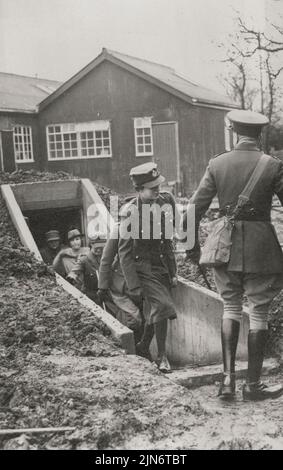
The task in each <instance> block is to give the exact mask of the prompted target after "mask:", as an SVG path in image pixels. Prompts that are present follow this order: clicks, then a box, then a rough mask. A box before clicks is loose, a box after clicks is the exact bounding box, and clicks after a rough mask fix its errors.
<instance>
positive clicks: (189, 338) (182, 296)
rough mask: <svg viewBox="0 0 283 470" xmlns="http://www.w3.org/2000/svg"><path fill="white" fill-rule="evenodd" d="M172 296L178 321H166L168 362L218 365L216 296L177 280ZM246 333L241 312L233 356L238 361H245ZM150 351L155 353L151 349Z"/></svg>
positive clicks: (245, 319)
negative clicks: (235, 354) (236, 345)
mask: <svg viewBox="0 0 283 470" xmlns="http://www.w3.org/2000/svg"><path fill="white" fill-rule="evenodd" d="M173 297H174V300H175V302H176V305H177V309H178V318H177V320H172V321H170V322H169V334H168V338H167V351H168V356H169V358H170V359H171V362H172V363H174V364H177V365H185V364H200V365H204V364H213V363H220V362H221V361H222V352H221V339H220V329H221V318H222V315H223V303H222V300H221V298H220V297H219V295H217V294H216V293H214V292H211V291H210V290H208V289H206V288H204V287H201V286H198V285H197V284H195V283H193V282H189V281H186V280H185V279H182V278H180V279H179V282H178V286H177V287H176V288H175V289H173ZM248 330H249V321H248V316H247V313H246V312H244V315H243V320H242V325H241V333H240V338H239V345H238V353H237V358H238V359H241V360H245V359H246V358H247V335H248ZM152 350H153V354H155V346H153V349H152Z"/></svg>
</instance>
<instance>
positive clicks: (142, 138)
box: [134, 117, 153, 157]
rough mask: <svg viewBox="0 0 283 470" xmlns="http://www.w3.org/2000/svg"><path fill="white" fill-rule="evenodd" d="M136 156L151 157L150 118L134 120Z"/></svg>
mask: <svg viewBox="0 0 283 470" xmlns="http://www.w3.org/2000/svg"><path fill="white" fill-rule="evenodd" d="M134 128H135V146H136V156H137V157H142V156H147V155H153V142H152V123H151V117H142V118H134Z"/></svg>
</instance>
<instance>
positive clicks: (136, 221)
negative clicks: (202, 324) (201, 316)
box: [119, 162, 176, 372]
mask: <svg viewBox="0 0 283 470" xmlns="http://www.w3.org/2000/svg"><path fill="white" fill-rule="evenodd" d="M130 177H131V179H132V182H133V185H134V187H135V189H136V191H137V197H136V198H134V199H133V200H132V201H130V202H129V203H128V204H126V205H125V206H124V207H123V208H122V211H121V213H120V215H121V224H120V238H119V258H120V264H121V268H122V271H123V274H124V276H125V280H126V283H127V286H128V291H129V296H130V297H131V298H132V300H133V301H134V302H135V303H136V304H137V305H138V306H140V307H141V308H142V304H143V301H144V304H145V308H144V309H143V312H144V315H145V321H146V324H145V332H144V335H143V338H142V340H141V342H140V343H139V344H138V345H137V350H138V352H139V353H142V354H143V355H146V353H147V352H148V349H149V346H150V342H151V339H152V337H153V333H155V336H156V343H157V350H158V357H157V364H158V366H159V369H160V370H161V371H163V372H169V371H170V364H169V362H168V359H167V356H166V349H165V346H166V337H167V324H168V319H170V320H173V319H175V318H176V308H175V305H174V302H173V299H172V297H171V292H170V290H171V286H172V281H173V278H174V277H175V274H176V264H175V258H174V253H173V246H172V236H173V227H174V222H175V200H174V197H173V196H172V195H171V194H170V193H168V192H160V184H161V183H163V182H164V181H165V178H164V177H163V176H161V175H160V174H159V172H158V170H157V165H156V164H155V163H153V162H150V163H145V164H143V165H139V166H137V167H135V168H132V170H131V172H130ZM145 214H147V215H148V217H146V216H145ZM159 215H160V217H159ZM133 216H134V217H133ZM168 227H169V229H168V230H167V228H168ZM170 227H171V231H170ZM128 229H130V232H129V230H128ZM168 232H169V233H168Z"/></svg>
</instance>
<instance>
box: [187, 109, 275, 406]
mask: <svg viewBox="0 0 283 470" xmlns="http://www.w3.org/2000/svg"><path fill="white" fill-rule="evenodd" d="M227 117H228V118H229V120H230V122H231V125H232V127H233V130H234V132H236V133H237V137H238V141H237V144H236V146H235V149H234V150H232V151H230V152H227V153H223V154H221V155H218V156H216V157H214V158H213V159H211V160H210V162H209V164H208V167H207V169H206V172H205V174H204V176H203V178H202V180H201V182H200V185H199V187H198V189H197V191H196V192H195V194H194V195H193V197H192V199H191V201H190V203H192V204H195V215H196V225H197V228H198V225H199V222H200V219H201V217H202V216H203V215H204V213H205V212H206V210H207V209H208V207H209V205H210V203H211V201H212V199H213V198H214V196H215V195H216V194H217V195H218V199H219V207H220V215H225V214H226V215H229V213H230V214H231V213H232V211H233V209H234V208H235V206H236V204H237V201H238V196H239V195H240V193H241V192H242V190H243V189H244V187H245V186H246V183H247V182H248V180H249V179H250V176H251V174H252V173H253V170H254V168H255V166H256V164H257V162H258V160H259V158H260V156H261V155H262V152H261V151H260V148H259V147H260V139H261V132H262V128H263V126H265V125H266V124H268V119H267V118H266V117H265V116H263V115H262V114H259V113H254V112H252V111H240V110H234V111H231V112H229V113H228V115H227ZM274 194H276V195H277V196H278V197H279V199H280V201H281V204H282V205H283V163H282V162H281V161H279V160H277V159H276V158H274V157H269V161H268V162H267V166H266V168H265V170H264V173H263V175H262V176H261V179H260V184H258V185H256V187H255V188H254V190H253V192H252V194H251V197H250V203H249V204H248V206H247V207H246V208H245V209H244V210H243V211H242V212H241V213H240V215H239V216H238V217H237V219H236V222H235V226H234V230H233V232H232V247H231V256H230V261H229V263H228V264H227V265H224V266H223V267H217V268H214V274H215V281H216V286H217V289H218V291H219V293H220V295H221V297H222V299H223V301H224V315H223V319H222V328H221V339H222V351H223V365H224V374H223V380H222V383H221V386H220V390H219V396H220V397H222V398H232V397H234V395H235V356H236V348H237V343H238V337H239V328H240V320H241V315H242V301H243V295H244V294H245V295H246V296H247V298H248V301H249V319H250V330H249V334H248V374H247V380H246V383H245V385H244V387H243V398H244V399H245V400H258V399H265V398H272V397H276V396H278V395H280V394H281V393H282V391H283V388H282V387H281V386H276V387H267V386H266V385H264V384H263V383H262V382H261V381H260V375H261V369H262V364H263V358H264V348H265V345H266V342H267V337H268V331H267V330H268V323H267V316H268V309H269V306H270V304H271V301H272V299H273V298H274V297H275V296H276V295H277V294H278V293H279V292H280V290H281V288H282V287H283V285H282V273H283V255H282V250H281V247H280V245H279V242H278V239H277V236H276V233H275V230H274V228H273V226H272V225H271V223H270V212H271V204H272V196H273V195H274ZM198 252H199V244H198V242H196V244H195V247H194V249H193V250H191V251H190V252H188V256H189V257H190V256H196V254H197V253H198Z"/></svg>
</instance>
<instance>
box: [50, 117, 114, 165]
mask: <svg viewBox="0 0 283 470" xmlns="http://www.w3.org/2000/svg"><path fill="white" fill-rule="evenodd" d="M46 132H47V145H48V158H49V160H68V159H75V158H97V157H111V156H112V147H111V132H110V121H92V122H85V123H79V124H72V123H70V124H54V125H49V126H47V129H46Z"/></svg>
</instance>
